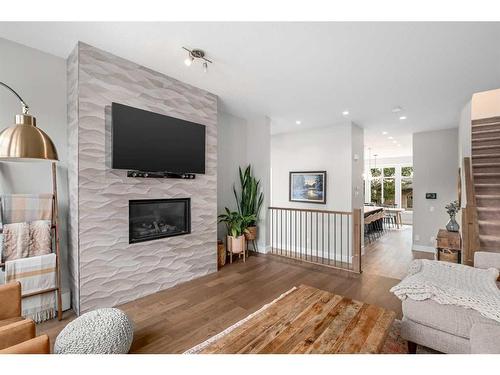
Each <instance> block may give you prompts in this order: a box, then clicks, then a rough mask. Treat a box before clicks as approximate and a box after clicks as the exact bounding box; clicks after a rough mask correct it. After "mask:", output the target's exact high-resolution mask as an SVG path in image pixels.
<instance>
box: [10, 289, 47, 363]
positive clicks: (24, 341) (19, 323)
mask: <svg viewBox="0 0 500 375" xmlns="http://www.w3.org/2000/svg"><path fill="white" fill-rule="evenodd" d="M0 301H2V303H1V304H0V353H2V354H16V353H19V354H49V353H50V344H49V338H48V336H47V335H43V336H40V337H35V336H36V327H35V322H34V321H33V320H31V319H24V318H23V317H22V316H21V284H20V283H19V282H16V283H10V284H5V285H0Z"/></svg>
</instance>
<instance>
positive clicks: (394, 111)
mask: <svg viewBox="0 0 500 375" xmlns="http://www.w3.org/2000/svg"><path fill="white" fill-rule="evenodd" d="M402 110H403V108H401V107H400V106H399V105H398V106H396V107H394V108H393V109H392V113H398V112H401V111H402Z"/></svg>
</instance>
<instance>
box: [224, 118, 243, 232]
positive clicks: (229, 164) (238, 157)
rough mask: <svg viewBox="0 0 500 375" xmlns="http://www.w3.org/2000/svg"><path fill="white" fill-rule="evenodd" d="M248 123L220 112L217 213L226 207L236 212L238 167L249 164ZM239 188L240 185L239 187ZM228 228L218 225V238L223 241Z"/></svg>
mask: <svg viewBox="0 0 500 375" xmlns="http://www.w3.org/2000/svg"><path fill="white" fill-rule="evenodd" d="M246 126H247V121H246V120H244V119H242V118H239V117H236V116H233V115H231V114H229V113H225V112H221V111H220V110H219V112H218V124H217V127H218V129H217V153H218V165H217V212H218V213H219V214H221V213H223V212H224V207H228V208H229V209H230V210H234V211H235V210H236V209H237V207H236V201H235V199H234V194H233V185H234V184H235V183H238V181H239V177H238V167H239V166H241V167H244V166H245V165H246V163H247V154H246V150H247V148H246V144H247V142H246ZM237 186H238V185H237ZM225 235H226V227H225V226H224V225H223V224H219V225H218V230H217V237H218V238H219V239H223V238H224V237H225Z"/></svg>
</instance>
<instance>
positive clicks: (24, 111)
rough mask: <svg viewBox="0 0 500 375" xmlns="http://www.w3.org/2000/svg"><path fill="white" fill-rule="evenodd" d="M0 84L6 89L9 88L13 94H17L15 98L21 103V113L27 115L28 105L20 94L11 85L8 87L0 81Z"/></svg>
mask: <svg viewBox="0 0 500 375" xmlns="http://www.w3.org/2000/svg"><path fill="white" fill-rule="evenodd" d="M0 85H1V86H3V87H5V88H6V89H7V90H9V91H10V92H11V93H13V94H14V95H15V96H17V98H18V99H19V101H20V102H21V104H22V105H23V115H27V114H28V111H29V108H30V107H29V106H28V105H27V104H26V102H25V101H24V100H23V98H21V95H19V94H18V93H17V92H16V90H14V89H13V88H12V87H10V86H9V85H7V84H6V83H3V82H0Z"/></svg>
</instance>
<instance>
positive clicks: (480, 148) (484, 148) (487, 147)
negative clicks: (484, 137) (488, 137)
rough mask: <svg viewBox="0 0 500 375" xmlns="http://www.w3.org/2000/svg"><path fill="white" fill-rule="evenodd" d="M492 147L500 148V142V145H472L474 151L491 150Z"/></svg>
mask: <svg viewBox="0 0 500 375" xmlns="http://www.w3.org/2000/svg"><path fill="white" fill-rule="evenodd" d="M492 148H500V144H498V145H485V146H472V151H474V150H489V149H492ZM472 157H473V158H474V157H476V155H472Z"/></svg>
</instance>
